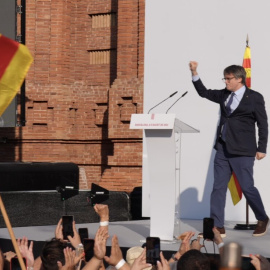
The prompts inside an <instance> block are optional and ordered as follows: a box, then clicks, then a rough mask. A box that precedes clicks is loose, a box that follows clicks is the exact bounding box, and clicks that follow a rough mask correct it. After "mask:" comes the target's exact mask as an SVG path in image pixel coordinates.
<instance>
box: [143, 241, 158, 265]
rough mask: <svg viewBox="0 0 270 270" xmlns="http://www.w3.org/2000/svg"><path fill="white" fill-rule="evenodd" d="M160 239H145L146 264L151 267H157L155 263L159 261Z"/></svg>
mask: <svg viewBox="0 0 270 270" xmlns="http://www.w3.org/2000/svg"><path fill="white" fill-rule="evenodd" d="M159 254H160V239H159V237H150V236H149V237H147V238H146V262H147V263H151V264H152V265H157V261H160V257H159Z"/></svg>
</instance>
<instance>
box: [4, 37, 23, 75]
mask: <svg viewBox="0 0 270 270" xmlns="http://www.w3.org/2000/svg"><path fill="white" fill-rule="evenodd" d="M18 47H19V43H17V42H15V41H14V40H12V39H9V38H6V37H4V36H3V35H1V36H0V59H1V61H0V79H1V78H2V76H3V74H4V72H5V70H6V68H7V66H8V65H9V63H10V61H11V59H12V58H13V56H14V54H15V53H16V51H17V50H18Z"/></svg>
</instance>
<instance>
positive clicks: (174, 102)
mask: <svg viewBox="0 0 270 270" xmlns="http://www.w3.org/2000/svg"><path fill="white" fill-rule="evenodd" d="M187 93H188V91H187V92H185V93H184V94H183V95H182V96H181V97H180V98H182V97H184V96H185V95H186V94H187ZM180 98H178V99H177V100H176V101H175V102H174V103H173V104H172V105H171V107H172V106H173V105H174V104H175V103H176V102H177V101H178V100H179V99H180ZM171 107H169V109H170V108H171ZM169 109H168V110H167V111H166V113H167V112H168V111H169Z"/></svg>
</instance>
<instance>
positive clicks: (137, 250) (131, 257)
mask: <svg viewBox="0 0 270 270" xmlns="http://www.w3.org/2000/svg"><path fill="white" fill-rule="evenodd" d="M143 251H144V249H143V247H140V246H135V247H131V248H130V249H128V250H127V254H126V261H127V263H128V264H129V265H130V266H132V264H133V263H134V261H135V260H136V259H137V258H138V257H139V256H140V255H141V254H142V252H143ZM150 269H152V267H147V268H144V270H150Z"/></svg>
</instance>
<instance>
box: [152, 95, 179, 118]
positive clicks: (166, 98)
mask: <svg viewBox="0 0 270 270" xmlns="http://www.w3.org/2000/svg"><path fill="white" fill-rule="evenodd" d="M177 93H178V91H176V92H174V93H172V94H171V95H170V96H169V97H167V98H165V99H164V100H162V101H161V102H159V103H158V104H157V105H155V106H154V107H152V108H151V109H150V110H149V111H148V114H149V113H150V111H152V110H153V109H154V108H156V107H157V106H158V105H159V104H161V103H163V102H164V101H166V100H167V99H169V98H171V97H173V96H174V95H175V94H177Z"/></svg>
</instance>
